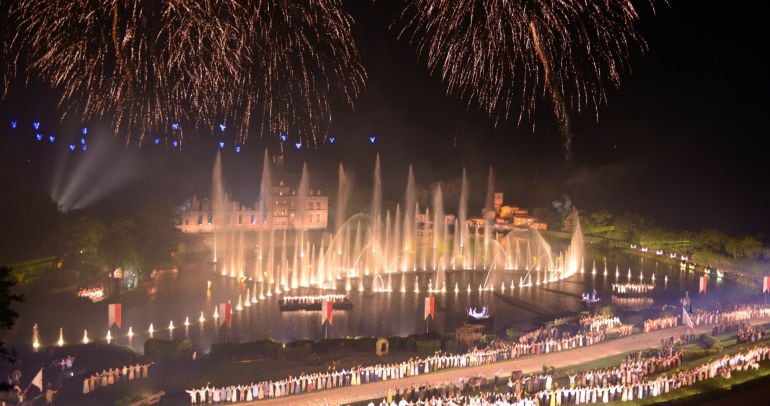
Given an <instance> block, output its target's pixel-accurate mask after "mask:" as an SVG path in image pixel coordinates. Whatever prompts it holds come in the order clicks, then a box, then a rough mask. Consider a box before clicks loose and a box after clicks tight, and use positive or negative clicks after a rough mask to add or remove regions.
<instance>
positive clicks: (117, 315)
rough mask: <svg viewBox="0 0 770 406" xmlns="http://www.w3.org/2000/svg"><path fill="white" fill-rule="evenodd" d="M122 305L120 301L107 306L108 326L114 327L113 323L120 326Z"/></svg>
mask: <svg viewBox="0 0 770 406" xmlns="http://www.w3.org/2000/svg"><path fill="white" fill-rule="evenodd" d="M121 310H122V308H121V306H120V303H113V304H110V305H108V306H107V328H108V329H110V328H112V326H113V325H116V326H118V328H120V324H121V322H122V315H121V313H122V312H121Z"/></svg>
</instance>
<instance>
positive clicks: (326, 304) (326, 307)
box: [321, 300, 334, 326]
mask: <svg viewBox="0 0 770 406" xmlns="http://www.w3.org/2000/svg"><path fill="white" fill-rule="evenodd" d="M333 311H334V306H333V305H332V302H330V301H328V300H324V301H323V303H321V325H322V326H323V324H324V323H325V322H327V321H328V322H329V325H331V324H332V312H333Z"/></svg>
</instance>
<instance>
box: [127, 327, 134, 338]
mask: <svg viewBox="0 0 770 406" xmlns="http://www.w3.org/2000/svg"><path fill="white" fill-rule="evenodd" d="M127 335H128V338H134V328H133V327H129V328H128V334H127Z"/></svg>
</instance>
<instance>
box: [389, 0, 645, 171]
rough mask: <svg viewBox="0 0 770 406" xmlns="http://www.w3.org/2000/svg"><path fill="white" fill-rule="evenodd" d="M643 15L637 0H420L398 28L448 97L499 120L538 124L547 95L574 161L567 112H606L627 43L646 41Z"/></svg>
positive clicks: (408, 5) (406, 11) (409, 8)
mask: <svg viewBox="0 0 770 406" xmlns="http://www.w3.org/2000/svg"><path fill="white" fill-rule="evenodd" d="M638 19H639V18H638V15H637V13H636V10H635V9H634V6H633V5H632V3H631V2H630V1H629V0H602V1H586V0H483V1H482V0H414V1H410V2H407V3H406V6H405V8H404V10H403V12H402V14H401V18H400V20H401V21H402V22H403V28H402V30H401V32H400V35H406V36H408V37H409V38H411V41H412V43H413V44H414V45H415V46H416V48H417V51H418V53H419V54H420V55H422V56H424V57H425V58H426V59H427V64H428V67H429V69H430V70H431V71H438V72H439V73H440V75H441V77H442V79H443V80H444V82H445V84H446V86H447V92H448V93H449V94H454V95H456V96H459V97H460V98H462V99H464V100H466V101H467V102H468V104H469V105H474V106H477V107H478V108H479V109H480V110H482V111H483V112H484V113H486V114H487V115H489V116H490V117H492V118H493V119H494V122H495V124H496V125H497V124H499V123H501V122H502V121H505V120H508V119H510V118H513V117H515V119H516V123H517V124H520V123H521V122H522V121H523V120H526V121H529V122H531V123H533V129H534V112H535V106H536V104H537V99H538V98H539V97H540V96H541V95H543V94H546V95H547V96H548V97H549V98H550V100H551V103H552V105H553V111H554V115H555V117H556V120H557V122H558V124H559V127H560V130H561V133H562V141H563V146H564V153H565V158H566V159H567V160H569V158H570V153H571V143H572V135H571V133H570V117H569V111H570V110H577V111H581V110H582V109H584V108H585V107H587V106H588V107H593V108H594V110H595V111H596V114H597V117H598V108H599V106H600V105H602V104H604V103H606V98H607V94H606V88H607V84H611V85H613V86H619V85H620V73H621V71H622V70H624V69H627V68H628V60H629V50H630V49H632V48H639V49H642V50H643V49H644V48H645V43H644V41H643V40H642V38H641V37H640V35H639V33H638V31H637V29H636V25H637V21H638ZM512 116H513V117H512Z"/></svg>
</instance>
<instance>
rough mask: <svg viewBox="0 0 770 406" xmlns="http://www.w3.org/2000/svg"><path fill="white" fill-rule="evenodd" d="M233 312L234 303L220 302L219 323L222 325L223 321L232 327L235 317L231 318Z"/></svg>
mask: <svg viewBox="0 0 770 406" xmlns="http://www.w3.org/2000/svg"><path fill="white" fill-rule="evenodd" d="M231 313H232V305H231V304H230V303H220V304H219V325H220V326H221V325H222V323H227V327H230V326H231V325H232V323H233V319H232V318H231Z"/></svg>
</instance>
